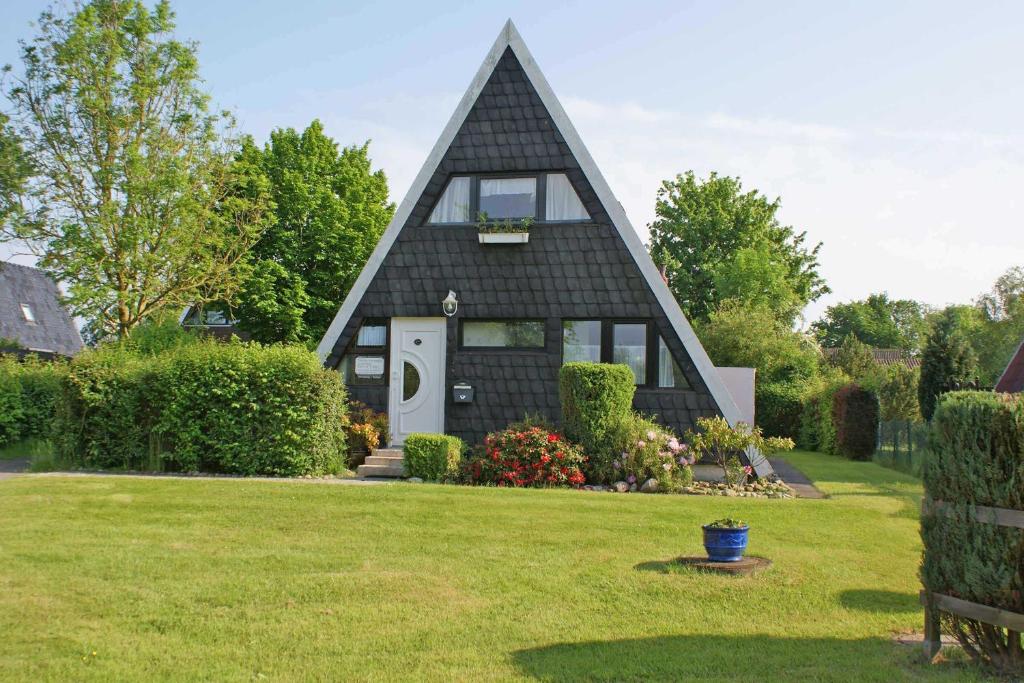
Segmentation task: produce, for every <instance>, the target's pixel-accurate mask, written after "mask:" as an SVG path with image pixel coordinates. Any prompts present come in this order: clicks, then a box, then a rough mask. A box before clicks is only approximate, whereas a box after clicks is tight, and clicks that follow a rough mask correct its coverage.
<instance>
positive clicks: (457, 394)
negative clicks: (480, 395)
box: [452, 382, 473, 403]
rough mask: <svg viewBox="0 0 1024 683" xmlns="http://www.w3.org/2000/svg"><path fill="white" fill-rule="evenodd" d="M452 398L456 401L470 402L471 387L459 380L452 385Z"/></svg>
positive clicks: (471, 397)
mask: <svg viewBox="0 0 1024 683" xmlns="http://www.w3.org/2000/svg"><path fill="white" fill-rule="evenodd" d="M452 400H453V401H455V402H456V403H472V402H473V387H471V386H470V385H468V384H465V383H462V382H460V383H459V384H456V385H455V386H453V387H452Z"/></svg>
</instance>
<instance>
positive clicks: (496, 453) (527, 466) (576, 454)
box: [463, 426, 586, 488]
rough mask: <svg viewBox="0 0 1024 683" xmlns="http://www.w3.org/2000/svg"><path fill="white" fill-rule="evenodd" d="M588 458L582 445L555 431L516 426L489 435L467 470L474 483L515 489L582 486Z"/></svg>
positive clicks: (469, 479)
mask: <svg viewBox="0 0 1024 683" xmlns="http://www.w3.org/2000/svg"><path fill="white" fill-rule="evenodd" d="M585 460H586V458H585V457H584V456H583V453H582V451H581V450H580V449H579V447H578V446H575V445H573V444H571V443H569V442H568V441H566V440H565V439H564V438H563V437H562V436H560V435H559V434H556V433H554V432H549V431H547V430H544V429H541V428H540V427H530V428H526V429H519V428H516V427H515V426H513V427H510V428H509V429H505V430H503V431H500V432H494V433H491V434H488V435H487V437H486V438H485V439H484V443H483V446H482V447H481V448H478V449H477V451H476V452H475V453H474V454H473V457H472V458H470V459H469V460H468V461H467V462H466V464H465V466H464V468H463V475H464V477H465V479H466V480H467V481H468V482H469V483H471V484H495V485H497V486H514V487H548V486H572V487H576V488H578V487H580V486H582V485H583V482H584V481H585V480H586V478H585V477H584V476H583V470H582V467H583V464H584V462H585Z"/></svg>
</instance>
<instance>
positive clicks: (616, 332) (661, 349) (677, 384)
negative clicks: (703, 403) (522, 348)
mask: <svg viewBox="0 0 1024 683" xmlns="http://www.w3.org/2000/svg"><path fill="white" fill-rule="evenodd" d="M572 361H591V362H595V363H597V362H603V363H622V364H624V365H628V366H629V369H630V370H632V371H633V377H634V378H635V379H636V384H637V386H647V387H657V388H659V389H689V388H690V384H689V382H687V380H686V376H685V375H684V374H683V371H682V368H680V367H679V363H677V362H676V360H675V358H673V356H672V352H671V351H670V350H669V348H668V345H667V344H666V343H665V339H664V338H663V337H662V336H661V335H659V334H657V332H656V330H655V329H654V326H653V324H652V323H651V322H650V321H649V320H564V321H562V362H563V363H569V362H572Z"/></svg>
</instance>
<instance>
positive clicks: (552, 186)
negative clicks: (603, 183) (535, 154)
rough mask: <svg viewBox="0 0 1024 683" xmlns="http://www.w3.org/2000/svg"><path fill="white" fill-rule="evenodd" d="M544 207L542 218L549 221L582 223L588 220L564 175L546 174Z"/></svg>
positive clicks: (581, 204) (581, 203)
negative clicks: (546, 183)
mask: <svg viewBox="0 0 1024 683" xmlns="http://www.w3.org/2000/svg"><path fill="white" fill-rule="evenodd" d="M544 207H545V213H544V216H545V217H546V218H547V219H548V220H549V221H582V220H586V219H588V218H590V216H589V215H588V214H587V210H586V209H585V208H583V202H581V201H580V198H579V196H578V195H577V194H576V190H574V189H572V183H570V182H569V178H567V177H566V175H565V174H564V173H549V174H548V186H547V198H546V199H545V202H544Z"/></svg>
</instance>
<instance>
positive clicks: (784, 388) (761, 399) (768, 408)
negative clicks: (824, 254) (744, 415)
mask: <svg viewBox="0 0 1024 683" xmlns="http://www.w3.org/2000/svg"><path fill="white" fill-rule="evenodd" d="M806 393H807V387H805V386H804V385H803V384H799V383H793V382H765V383H763V384H762V383H758V386H757V390H756V391H755V392H754V402H755V407H756V413H757V424H758V426H759V427H761V430H762V431H763V432H764V435H765V436H784V437H788V438H791V439H796V437H797V434H798V433H799V432H800V416H801V415H802V414H803V407H804V396H805V395H806Z"/></svg>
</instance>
